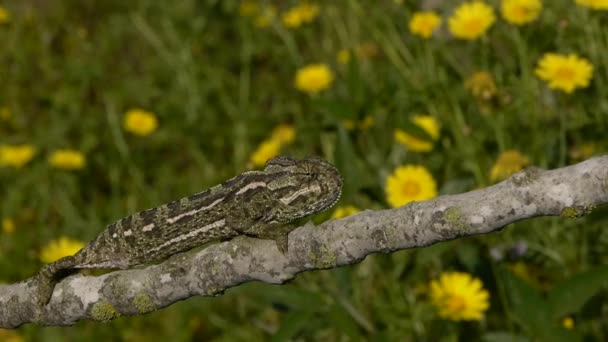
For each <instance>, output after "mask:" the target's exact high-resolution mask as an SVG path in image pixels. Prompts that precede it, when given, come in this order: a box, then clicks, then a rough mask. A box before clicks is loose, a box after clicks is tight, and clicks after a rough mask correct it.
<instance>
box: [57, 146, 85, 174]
mask: <svg viewBox="0 0 608 342" xmlns="http://www.w3.org/2000/svg"><path fill="white" fill-rule="evenodd" d="M49 164H51V166H52V167H54V168H57V169H63V170H79V169H82V168H83V167H84V165H85V164H86V161H85V157H84V154H82V153H81V152H79V151H76V150H70V149H59V150H56V151H54V152H53V153H51V155H50V156H49Z"/></svg>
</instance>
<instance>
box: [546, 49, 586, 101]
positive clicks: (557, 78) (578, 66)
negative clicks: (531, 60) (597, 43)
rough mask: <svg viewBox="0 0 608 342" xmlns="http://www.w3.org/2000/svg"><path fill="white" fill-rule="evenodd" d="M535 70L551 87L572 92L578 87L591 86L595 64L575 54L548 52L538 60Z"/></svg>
mask: <svg viewBox="0 0 608 342" xmlns="http://www.w3.org/2000/svg"><path fill="white" fill-rule="evenodd" d="M535 72H536V76H538V77H539V78H540V79H541V80H543V81H547V82H548V83H549V88H552V89H559V90H562V91H564V92H566V93H568V94H570V93H572V92H573V91H574V90H575V89H576V88H586V87H588V86H589V82H590V81H591V77H592V76H593V75H592V74H593V65H592V64H591V63H590V62H589V61H588V60H587V59H585V58H580V57H578V56H577V55H575V54H569V55H560V54H557V53H546V54H545V55H544V56H543V57H542V58H541V60H540V61H539V62H538V67H537V68H536V70H535Z"/></svg>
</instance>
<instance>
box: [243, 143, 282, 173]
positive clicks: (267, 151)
mask: <svg viewBox="0 0 608 342" xmlns="http://www.w3.org/2000/svg"><path fill="white" fill-rule="evenodd" d="M280 153H281V142H280V141H278V140H275V139H267V140H264V141H262V143H261V144H260V146H258V148H257V149H256V150H255V151H254V152H253V153H252V154H251V157H250V158H249V160H250V161H251V163H253V165H255V166H258V167H259V166H263V165H264V164H265V163H266V161H268V159H271V158H274V157H276V156H278V155H279V154H280Z"/></svg>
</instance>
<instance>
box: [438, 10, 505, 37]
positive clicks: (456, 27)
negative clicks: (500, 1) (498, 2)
mask: <svg viewBox="0 0 608 342" xmlns="http://www.w3.org/2000/svg"><path fill="white" fill-rule="evenodd" d="M495 20H496V17H495V16H494V10H493V9H492V7H490V6H489V5H487V4H485V3H483V2H480V1H473V2H465V3H463V4H462V5H460V6H458V7H457V8H456V10H455V11H454V15H452V16H451V17H450V18H449V19H448V25H449V28H450V32H451V33H452V34H453V35H454V37H456V38H460V39H468V40H473V39H476V38H479V37H480V36H481V35H482V34H484V33H485V32H486V31H487V30H488V29H489V28H490V26H492V24H493V23H494V21H495Z"/></svg>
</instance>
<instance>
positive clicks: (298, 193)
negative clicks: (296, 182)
mask: <svg viewBox="0 0 608 342" xmlns="http://www.w3.org/2000/svg"><path fill="white" fill-rule="evenodd" d="M320 191H321V187H319V185H313V186H311V187H309V188H304V189H300V190H298V191H296V192H294V193H293V194H291V195H290V196H287V197H282V198H280V199H279V201H281V202H283V204H285V205H288V204H289V203H291V202H293V201H294V200H295V199H296V198H298V197H300V196H302V195H306V194H307V193H309V192H320Z"/></svg>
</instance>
